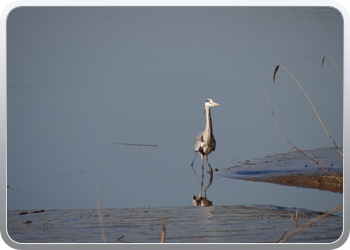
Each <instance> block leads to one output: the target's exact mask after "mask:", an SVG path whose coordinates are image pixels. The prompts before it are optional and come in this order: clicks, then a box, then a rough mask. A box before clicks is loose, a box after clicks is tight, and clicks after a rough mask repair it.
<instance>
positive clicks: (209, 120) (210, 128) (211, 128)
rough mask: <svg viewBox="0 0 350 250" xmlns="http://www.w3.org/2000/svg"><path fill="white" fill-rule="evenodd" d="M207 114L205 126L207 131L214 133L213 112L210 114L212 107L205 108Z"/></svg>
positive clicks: (210, 133)
mask: <svg viewBox="0 0 350 250" xmlns="http://www.w3.org/2000/svg"><path fill="white" fill-rule="evenodd" d="M205 114H206V116H207V125H206V127H205V131H206V132H207V133H208V134H209V135H212V134H213V124H212V122H211V114H210V108H209V107H208V108H205Z"/></svg>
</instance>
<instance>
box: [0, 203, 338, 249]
mask: <svg viewBox="0 0 350 250" xmlns="http://www.w3.org/2000/svg"><path fill="white" fill-rule="evenodd" d="M27 212H28V213H26V211H15V210H11V211H8V212H7V213H8V216H7V229H8V235H9V236H10V238H12V239H13V240H14V241H15V242H18V243H102V242H103V239H102V233H101V232H102V231H101V222H100V218H102V222H103V229H104V234H105V237H106V241H107V243H159V242H160V237H161V234H162V230H163V222H164V221H166V222H167V224H166V236H165V243H195V244H197V241H198V242H199V243H275V242H277V241H278V240H279V239H280V238H281V237H282V235H283V234H284V232H285V231H286V230H287V228H288V227H289V230H288V233H289V232H290V231H291V230H293V229H295V228H296V223H295V222H293V221H292V219H291V214H292V215H293V216H294V217H295V215H296V209H295V208H286V207H277V206H262V205H254V206H243V205H242V206H237V205H236V206H211V207H192V206H186V207H164V208H163V207H162V208H118V209H117V208H116V209H101V210H100V215H101V217H99V213H98V210H93V209H90V210H87V209H86V210H47V211H41V212H38V213H30V212H29V211H27ZM324 212H325V211H324ZM320 214H322V212H318V211H311V210H305V209H298V215H297V222H298V223H299V224H300V225H302V224H305V223H307V222H308V221H310V220H312V219H313V218H315V217H317V216H319V215H320ZM342 230H343V214H342V212H337V213H335V214H332V215H330V216H328V217H326V218H324V219H322V220H320V221H318V222H316V223H314V224H311V226H308V227H307V228H305V229H303V230H302V231H301V232H299V233H298V234H296V235H294V236H293V237H291V238H290V239H288V241H287V243H332V242H334V241H336V240H337V239H338V238H339V237H340V236H341V234H342Z"/></svg>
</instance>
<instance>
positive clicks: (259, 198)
mask: <svg viewBox="0 0 350 250" xmlns="http://www.w3.org/2000/svg"><path fill="white" fill-rule="evenodd" d="M7 25H8V27H7V28H8V51H7V52H8V85H7V98H8V138H7V139H8V148H7V153H8V154H7V157H8V158H7V184H8V185H9V186H10V188H8V193H7V194H8V196H7V206H8V209H9V210H13V209H76V208H77V209H84V208H95V207H96V197H97V195H98V197H99V201H100V205H101V207H102V208H116V207H147V206H151V207H154V206H167V207H169V206H186V205H190V204H191V201H192V196H193V195H198V193H199V183H198V181H197V178H196V177H195V175H194V173H193V170H192V169H191V166H190V163H191V161H192V159H193V157H194V145H193V141H194V138H195V137H196V135H197V134H198V133H199V132H201V131H203V130H204V127H205V115H204V114H203V111H204V102H205V100H206V99H207V98H211V99H213V100H214V101H215V102H218V103H219V104H220V107H214V108H213V109H212V116H213V126H214V135H215V138H216V141H217V148H216V151H215V152H213V153H212V154H211V155H210V156H209V160H210V163H211V165H212V167H213V168H218V169H219V172H217V173H215V175H214V182H213V185H212V186H211V187H210V188H209V189H208V192H207V193H208V196H209V198H211V199H212V200H213V202H214V205H236V204H247V205H249V204H267V205H281V206H287V207H293V206H296V205H297V204H298V206H299V207H304V208H308V209H315V210H322V211H323V210H328V209H330V208H333V207H335V206H337V205H338V204H340V203H342V195H341V194H335V193H331V192H325V191H318V190H308V189H301V188H299V189H298V188H295V187H284V186H279V185H272V184H266V183H253V182H245V181H240V180H232V179H228V178H224V177H222V176H219V175H218V174H219V173H220V170H222V169H225V168H229V167H231V166H233V165H234V164H235V163H236V162H238V161H244V160H249V159H252V158H255V157H262V156H266V155H268V154H275V153H284V152H287V151H289V150H290V149H291V148H290V145H289V144H288V143H287V142H286V141H285V140H284V139H283V137H282V136H281V134H280V133H279V131H278V129H277V128H276V125H275V123H274V121H273V118H272V116H271V111H270V108H269V105H268V101H267V98H266V92H265V88H267V89H268V91H269V95H270V99H271V103H272V105H273V108H274V112H275V115H276V118H277V120H278V121H279V125H280V126H281V128H282V130H283V131H284V133H285V134H286V136H287V137H288V138H289V139H290V140H291V141H292V142H293V144H295V145H296V146H297V147H299V148H301V149H313V148H322V147H331V146H333V144H332V142H331V141H330V140H329V138H328V137H327V135H326V134H325V132H324V131H323V128H322V127H321V125H320V124H319V122H318V120H317V117H316V116H315V114H314V112H313V110H312V108H311V106H310V104H309V103H308V101H307V99H306V98H305V96H304V95H303V93H302V91H301V90H300V88H299V87H298V86H297V84H296V83H295V82H294V80H293V79H292V78H291V77H290V75H288V73H287V72H286V71H284V70H283V69H280V70H279V72H278V73H277V75H276V83H275V84H274V83H273V82H272V76H273V71H274V68H275V66H276V65H278V64H282V65H284V66H285V67H287V68H288V70H289V71H290V72H291V73H292V74H293V75H294V76H295V77H296V78H297V79H298V80H299V82H300V83H301V84H302V85H303V87H304V89H305V91H306V92H307V93H308V94H309V96H310V98H311V99H312V101H313V103H314V105H315V107H316V109H317V110H318V112H319V114H320V116H321V118H322V120H323V122H324V124H325V126H326V127H327V129H328V131H329V133H330V134H331V135H332V137H333V139H334V140H335V141H336V143H337V145H338V146H342V140H343V139H342V136H343V133H342V131H343V127H342V123H343V117H342V113H343V109H342V102H343V99H342V95H343V91H342V85H341V83H340V80H339V77H338V75H337V73H336V70H335V69H334V67H333V65H332V63H331V61H330V60H329V59H328V58H326V59H325V64H324V66H323V67H321V61H322V58H323V57H324V56H325V55H329V56H330V57H331V58H332V59H333V61H334V62H335V64H336V65H337V67H338V69H339V71H340V73H341V74H342V72H343V64H342V62H343V49H342V48H343V31H342V30H343V23H342V17H341V15H340V13H339V12H337V10H335V9H332V8H217V7H216V8H19V9H16V10H14V11H12V12H11V13H10V16H9V18H8V23H7ZM118 143H133V144H138V143H139V144H152V145H157V147H151V146H127V145H120V144H118ZM194 168H195V170H196V172H197V174H200V158H199V157H197V160H196V162H195V164H194ZM206 170H207V167H206ZM206 181H208V176H206Z"/></svg>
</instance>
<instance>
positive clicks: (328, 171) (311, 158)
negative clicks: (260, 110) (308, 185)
mask: <svg viewBox="0 0 350 250" xmlns="http://www.w3.org/2000/svg"><path fill="white" fill-rule="evenodd" d="M265 90H266V95H267V99H268V101H269V104H270V109H271V113H272V116H273V119H274V120H275V123H276V125H277V128H278V129H279V131H280V133H281V134H282V136H283V137H284V139H285V140H286V141H287V142H289V144H290V145H292V147H293V148H295V149H296V150H297V151H298V152H299V153H301V154H303V155H304V156H306V157H307V158H309V159H310V160H312V161H314V162H315V163H316V164H317V165H319V166H320V167H321V168H322V169H323V170H325V171H326V172H327V173H328V174H330V175H332V176H333V177H334V178H335V179H337V180H338V181H339V182H340V183H343V180H342V179H340V178H339V177H338V176H336V175H335V173H333V172H331V171H330V170H328V169H327V168H326V167H325V166H323V165H322V164H321V163H320V162H319V161H318V160H316V159H314V158H313V157H312V156H308V155H307V154H305V153H304V152H303V151H301V150H300V149H298V148H297V147H296V146H294V145H293V143H291V142H290V141H289V140H288V138H287V137H286V136H285V135H284V134H283V132H282V129H281V128H280V126H279V125H278V122H277V120H276V117H275V114H274V113H273V109H272V105H271V102H270V97H269V93H268V92H267V89H265Z"/></svg>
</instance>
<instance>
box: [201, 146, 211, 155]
mask: <svg viewBox="0 0 350 250" xmlns="http://www.w3.org/2000/svg"><path fill="white" fill-rule="evenodd" d="M212 150H213V148H212V147H209V146H204V147H203V153H204V154H205V155H208V154H210V152H211V151H212Z"/></svg>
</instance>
